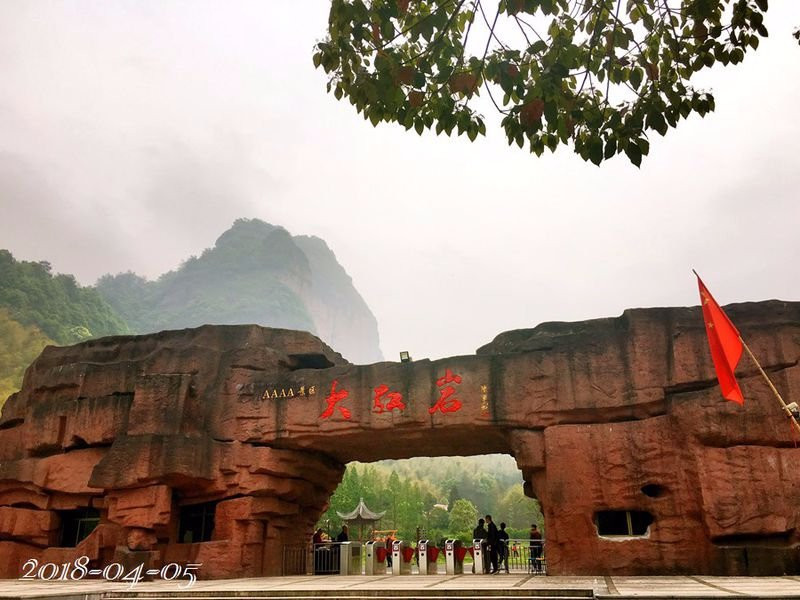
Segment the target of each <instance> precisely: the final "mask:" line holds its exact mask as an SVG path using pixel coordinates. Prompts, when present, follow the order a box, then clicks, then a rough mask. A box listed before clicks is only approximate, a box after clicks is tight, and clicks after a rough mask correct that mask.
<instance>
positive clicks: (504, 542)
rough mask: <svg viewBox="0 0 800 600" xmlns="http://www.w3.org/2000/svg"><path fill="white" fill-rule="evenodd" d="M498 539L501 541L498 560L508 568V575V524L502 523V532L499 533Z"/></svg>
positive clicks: (498, 548)
mask: <svg viewBox="0 0 800 600" xmlns="http://www.w3.org/2000/svg"><path fill="white" fill-rule="evenodd" d="M497 537H498V539H499V540H500V541H499V542H498V545H497V550H498V554H499V557H498V560H499V562H500V563H501V564H503V565H504V566H505V568H506V573H508V572H509V571H508V532H507V531H506V524H505V523H500V531H498V532H497Z"/></svg>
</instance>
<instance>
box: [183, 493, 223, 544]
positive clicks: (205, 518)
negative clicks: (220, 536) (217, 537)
mask: <svg viewBox="0 0 800 600" xmlns="http://www.w3.org/2000/svg"><path fill="white" fill-rule="evenodd" d="M217 504H218V502H205V503H203V504H190V505H189V506H181V508H180V516H179V517H178V543H179V544H196V543H197V542H210V541H211V536H213V535H214V511H215V510H216V508H217Z"/></svg>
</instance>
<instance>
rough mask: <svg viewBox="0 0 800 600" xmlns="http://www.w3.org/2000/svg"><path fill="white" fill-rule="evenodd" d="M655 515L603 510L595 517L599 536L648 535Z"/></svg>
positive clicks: (633, 511) (636, 511)
mask: <svg viewBox="0 0 800 600" xmlns="http://www.w3.org/2000/svg"><path fill="white" fill-rule="evenodd" d="M652 523H653V515H651V514H650V513H648V512H644V511H641V510H601V511H600V512H598V513H597V514H596V515H595V524H596V525H597V535H609V536H613V535H625V536H643V535H647V529H648V527H650V525H651V524H652Z"/></svg>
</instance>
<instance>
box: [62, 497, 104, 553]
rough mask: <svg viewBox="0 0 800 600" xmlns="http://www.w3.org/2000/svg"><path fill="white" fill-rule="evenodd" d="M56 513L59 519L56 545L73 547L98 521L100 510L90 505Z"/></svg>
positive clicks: (90, 531)
mask: <svg viewBox="0 0 800 600" xmlns="http://www.w3.org/2000/svg"><path fill="white" fill-rule="evenodd" d="M57 513H58V516H59V518H60V520H61V524H60V526H59V528H58V545H59V547H61V548H74V547H75V546H77V545H78V544H80V543H81V542H82V541H83V540H84V539H86V538H87V537H88V536H89V534H90V533H92V531H94V528H95V527H97V525H98V523H100V512H99V511H98V510H97V509H96V508H92V507H90V506H86V507H83V508H76V509H73V510H60V511H57Z"/></svg>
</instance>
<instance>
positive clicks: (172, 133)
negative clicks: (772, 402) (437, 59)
mask: <svg viewBox="0 0 800 600" xmlns="http://www.w3.org/2000/svg"><path fill="white" fill-rule="evenodd" d="M328 6H329V2H327V1H324V0H314V1H311V0H304V1H303V2H298V1H296V0H295V1H289V0H285V1H283V0H255V1H252V2H245V1H225V2H222V1H221V0H220V1H217V2H203V1H199V0H191V1H189V0H186V1H165V0H158V1H155V0H152V1H143V0H128V1H118V0H115V1H113V2H110V1H108V0H95V1H89V0H85V1H80V2H79V1H72V2H67V1H63V2H60V1H49V2H45V1H31V0H4V1H3V2H2V3H0V73H2V79H0V247H2V248H8V249H10V250H11V251H12V252H13V253H14V254H15V256H17V257H18V258H21V259H28V260H48V261H50V262H51V263H52V264H53V266H54V269H55V270H57V271H61V272H67V273H74V274H75V275H76V276H77V277H78V279H79V280H80V281H81V282H83V283H86V284H88V283H93V282H94V280H95V279H96V278H97V277H98V276H100V275H102V274H103V273H106V272H118V271H125V270H134V271H136V272H138V273H141V274H144V275H147V276H149V277H156V276H158V275H159V274H161V273H163V272H164V271H166V270H169V269H171V268H174V267H175V266H177V265H178V264H179V263H180V261H181V260H182V259H184V258H186V257H187V256H189V255H190V254H198V253H199V252H200V251H202V249H203V248H205V247H208V246H210V245H212V244H213V242H214V240H215V239H216V237H217V236H218V235H219V234H220V233H221V232H222V231H224V230H225V229H226V228H227V227H229V226H230V225H231V223H232V222H233V220H234V219H236V218H238V217H258V218H261V219H264V220H266V221H268V222H270V223H274V224H278V225H283V226H284V227H286V228H287V229H288V230H289V231H290V232H291V233H293V234H313V235H318V236H320V237H322V238H324V239H325V240H326V241H327V242H328V244H329V245H330V246H331V248H332V249H333V251H334V252H335V253H336V255H337V257H338V259H339V261H340V262H341V263H342V264H343V265H344V267H345V268H346V269H347V270H348V272H349V273H350V274H351V275H352V277H353V280H354V282H355V285H356V287H357V288H358V290H359V291H360V292H361V294H362V295H363V296H364V298H365V299H366V301H367V303H368V304H369V306H370V307H371V308H372V310H373V312H374V313H375V316H376V317H377V319H378V324H379V328H380V334H381V341H382V343H381V345H382V349H383V351H384V354H385V355H386V356H387V358H389V359H396V357H397V353H398V352H399V351H400V350H406V349H407V350H409V351H410V352H411V353H412V356H414V357H415V358H422V357H426V356H429V357H432V358H435V357H440V356H446V355H451V354H467V353H471V352H473V351H474V350H475V348H476V347H478V346H479V345H481V344H483V343H485V342H487V341H489V340H490V339H491V338H492V337H494V335H496V334H497V333H499V332H501V331H504V330H508V329H516V328H523V327H531V326H533V325H536V324H537V323H540V322H543V321H551V320H578V319H586V318H592V317H603V316H612V315H618V314H619V313H621V311H622V310H623V309H625V308H628V307H640V306H663V305H689V304H696V303H697V288H696V285H695V283H694V280H693V278H692V275H691V271H690V269H691V268H692V267H694V268H696V269H697V270H698V271H699V272H700V273H701V275H703V276H704V278H705V279H706V283H707V284H708V286H709V288H710V289H711V291H712V293H714V294H715V296H716V297H717V299H718V300H719V301H720V302H721V303H730V302H737V301H745V300H762V299H767V298H781V299H785V300H800V278H798V276H797V265H798V263H800V208H799V206H800V205H799V204H798V190H800V158H799V156H800V118H799V117H800V108H799V107H800V77H798V74H799V73H800V46H798V45H797V43H796V41H795V40H794V38H792V36H791V32H792V30H793V29H794V28H795V27H797V26H800V2H795V1H785V2H773V3H772V7H771V8H770V11H769V15H768V18H767V21H766V24H767V26H768V27H769V30H770V37H769V38H768V39H767V40H765V41H763V42H762V45H761V48H760V49H759V51H758V52H757V53H754V54H752V55H750V56H748V58H747V59H746V61H745V63H744V64H743V65H739V66H736V67H728V68H715V69H713V71H712V72H711V73H709V75H708V76H706V78H705V79H704V80H703V81H702V83H703V84H704V85H706V86H707V87H710V88H712V89H713V90H714V92H715V94H716V99H717V111H716V112H715V113H714V114H712V115H710V116H708V117H706V118H705V119H700V118H699V117H693V118H692V119H691V120H690V121H689V122H685V123H683V124H682V125H681V126H680V127H679V128H678V129H677V130H672V131H670V133H669V134H668V135H667V137H666V138H660V137H659V136H657V135H656V138H655V139H653V140H652V143H651V155H650V157H649V158H647V159H645V162H644V164H643V166H642V169H641V170H637V169H636V168H635V167H633V166H631V165H630V164H628V163H627V162H626V160H625V159H624V158H622V159H616V160H614V161H612V162H611V163H608V164H604V165H603V166H602V167H601V168H597V167H594V166H593V165H590V164H586V163H584V162H583V161H581V160H580V159H579V158H577V157H575V156H574V155H573V154H572V153H571V152H570V151H568V150H566V149H562V150H559V152H558V153H557V154H555V155H548V156H546V157H545V158H542V159H537V158H536V157H535V156H532V155H529V154H527V153H525V152H523V151H521V150H519V149H517V148H516V147H514V148H509V147H508V146H507V145H506V142H505V141H504V139H503V136H502V134H501V132H500V131H499V130H495V128H494V127H491V126H490V127H489V136H488V138H486V139H479V140H478V141H477V142H476V143H473V144H470V143H469V142H468V141H467V140H466V139H452V138H447V137H440V138H437V137H436V136H435V135H433V134H429V133H426V134H425V135H423V136H422V137H419V136H417V135H416V134H413V133H408V132H405V131H404V130H403V129H402V128H400V127H398V126H393V125H381V126H379V127H378V128H377V129H374V128H373V127H372V126H371V125H370V124H369V123H368V122H366V121H364V120H362V118H361V117H360V116H358V115H357V114H356V113H355V111H354V110H352V109H351V107H350V105H349V104H347V103H342V102H337V101H336V100H335V99H334V98H333V96H331V95H327V94H326V93H325V76H324V74H323V73H322V72H320V71H316V70H315V69H314V68H313V66H312V63H311V54H312V47H313V44H314V42H315V41H317V40H318V39H320V38H322V36H323V35H324V31H325V25H326V19H327V11H328ZM487 117H489V121H490V123H496V122H497V121H498V119H497V118H496V117H495V115H492V114H487Z"/></svg>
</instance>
